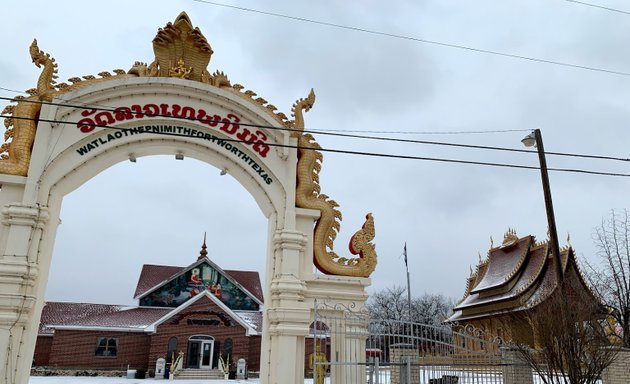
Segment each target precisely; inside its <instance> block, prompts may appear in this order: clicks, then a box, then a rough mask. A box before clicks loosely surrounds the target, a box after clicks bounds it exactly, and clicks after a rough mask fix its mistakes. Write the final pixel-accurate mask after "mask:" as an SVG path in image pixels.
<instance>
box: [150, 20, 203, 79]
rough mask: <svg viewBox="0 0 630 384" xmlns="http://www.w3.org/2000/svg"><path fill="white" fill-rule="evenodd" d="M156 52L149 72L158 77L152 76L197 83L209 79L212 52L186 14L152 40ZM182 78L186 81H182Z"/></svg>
mask: <svg viewBox="0 0 630 384" xmlns="http://www.w3.org/2000/svg"><path fill="white" fill-rule="evenodd" d="M153 52H154V53H155V61H154V62H153V63H152V64H151V65H150V66H149V72H156V73H155V74H151V75H152V76H156V75H157V76H163V77H181V78H183V79H190V80H195V81H202V78H209V77H210V74H209V73H208V70H207V67H208V63H210V58H211V57H212V53H213V52H212V48H210V44H208V40H206V38H205V37H204V35H203V34H202V33H201V31H200V30H199V28H194V27H193V26H192V23H191V22H190V18H189V17H188V15H187V14H186V12H182V13H180V14H179V16H177V18H176V19H175V22H173V23H168V24H166V26H165V27H164V28H160V29H159V30H158V33H157V35H156V36H155V38H154V39H153ZM173 64H175V65H173ZM171 73H175V75H173V74H171ZM183 74H185V76H186V77H182V76H181V75H183Z"/></svg>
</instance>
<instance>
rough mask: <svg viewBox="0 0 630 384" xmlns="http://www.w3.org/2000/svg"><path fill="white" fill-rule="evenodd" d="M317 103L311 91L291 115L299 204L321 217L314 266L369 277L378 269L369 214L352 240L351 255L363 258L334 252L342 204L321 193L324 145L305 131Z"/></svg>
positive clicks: (321, 269)
mask: <svg viewBox="0 0 630 384" xmlns="http://www.w3.org/2000/svg"><path fill="white" fill-rule="evenodd" d="M314 103H315V92H313V90H312V89H311V92H310V93H309V95H308V97H306V98H305V99H299V100H298V101H296V102H295V104H294V105H293V108H292V109H291V112H292V113H293V116H294V117H295V121H294V122H293V124H292V125H293V130H292V133H291V135H292V136H293V137H295V138H297V140H298V165H297V187H296V192H295V204H296V206H298V207H300V208H310V209H316V210H318V211H319V212H320V217H319V219H318V220H317V224H316V225H315V233H314V238H313V263H314V264H315V266H316V267H317V269H319V270H320V271H322V272H324V273H326V274H330V275H343V276H357V277H368V276H370V274H371V273H372V272H373V271H374V269H375V268H376V259H377V256H376V250H375V248H374V244H372V243H370V241H372V240H373V239H374V236H375V230H374V218H373V217H372V214H371V213H368V214H367V215H366V220H365V223H364V224H363V227H362V228H361V229H360V230H358V231H357V232H356V233H355V234H354V236H352V238H351V239H350V247H349V248H350V252H351V253H352V254H353V255H357V254H358V255H359V257H358V258H352V259H348V258H345V257H339V256H338V255H337V254H336V253H335V252H334V251H333V244H334V241H335V238H336V237H337V232H338V231H339V229H340V226H341V224H340V221H341V219H342V217H341V212H340V211H339V210H338V209H337V207H338V206H339V204H337V202H335V201H334V200H331V199H329V198H328V196H326V195H325V194H322V193H320V191H321V188H320V185H319V171H320V170H321V162H322V160H323V156H322V154H321V152H319V151H318V150H319V149H321V147H320V145H319V144H318V143H317V142H316V141H315V138H314V137H313V135H311V134H310V133H305V132H300V131H303V130H304V116H303V112H308V111H309V110H310V109H311V107H312V106H313V104H314Z"/></svg>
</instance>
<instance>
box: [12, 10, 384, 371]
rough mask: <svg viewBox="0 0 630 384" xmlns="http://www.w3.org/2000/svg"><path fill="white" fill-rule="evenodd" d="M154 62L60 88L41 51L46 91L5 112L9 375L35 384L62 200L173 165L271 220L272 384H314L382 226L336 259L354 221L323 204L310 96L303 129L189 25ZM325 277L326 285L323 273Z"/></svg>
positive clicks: (268, 353) (363, 279)
mask: <svg viewBox="0 0 630 384" xmlns="http://www.w3.org/2000/svg"><path fill="white" fill-rule="evenodd" d="M153 48H154V52H155V60H154V61H153V62H152V63H151V64H149V65H147V64H144V63H140V62H136V63H135V64H134V65H133V67H132V68H131V69H130V70H129V71H124V70H114V71H113V73H110V72H101V73H99V75H98V77H95V76H84V77H83V80H82V79H81V78H78V77H77V78H72V79H70V80H69V82H70V83H71V84H68V83H61V84H57V83H56V82H55V78H56V66H57V64H56V63H55V62H54V60H53V59H52V58H51V57H50V56H49V55H48V54H46V53H44V52H42V51H41V50H40V49H39V47H38V46H37V42H36V41H34V42H33V44H32V45H31V47H30V52H31V56H32V58H33V62H34V63H35V64H36V65H37V66H38V67H40V66H41V67H42V68H43V70H42V73H41V75H40V78H39V81H38V84H37V88H36V89H33V90H29V93H30V96H29V97H26V98H16V100H15V103H14V104H13V105H11V106H9V107H7V108H5V110H4V112H3V114H11V115H12V117H10V118H7V119H6V120H5V125H6V126H7V127H8V128H9V129H8V131H7V134H6V135H5V137H7V138H8V139H9V141H8V142H7V143H5V144H4V145H3V147H2V150H4V154H3V157H2V160H0V184H1V186H2V187H1V191H0V206H1V207H2V217H3V219H2V224H1V227H0V252H2V253H1V254H2V258H1V259H0V286H2V293H3V294H2V295H0V364H2V365H1V366H0V377H2V378H3V379H4V380H5V381H6V382H11V383H26V382H27V381H28V374H29V368H30V364H31V356H32V354H33V349H34V345H35V339H36V336H37V327H38V324H39V317H40V314H41V309H42V305H43V297H44V287H45V285H46V284H45V283H46V279H47V276H48V271H49V267H50V263H51V255H52V249H53V245H54V240H55V233H56V229H57V225H58V223H59V213H60V210H61V204H62V201H63V197H64V196H65V195H66V194H68V193H69V192H71V191H73V190H74V189H76V188H77V187H78V186H80V185H82V184H83V183H85V182H86V181H88V180H89V179H91V178H92V177H94V176H95V175H97V174H98V173H100V172H101V171H103V170H104V169H107V168H108V167H110V166H112V165H113V164H116V163H118V162H121V161H126V160H127V159H130V158H135V157H140V156H148V155H157V154H170V155H176V156H187V157H193V158H196V159H198V160H201V161H204V162H206V163H208V164H211V165H214V166H216V167H217V168H220V169H229V171H230V174H231V175H232V176H233V177H234V178H235V179H236V180H238V181H239V183H240V184H241V185H243V187H244V188H246V189H247V191H248V192H249V193H250V194H251V195H252V196H253V197H254V198H255V200H256V202H257V203H258V206H259V207H260V209H261V211H262V212H263V214H264V215H265V216H266V217H267V219H268V246H267V262H266V277H267V278H266V285H265V311H264V323H263V341H262V344H263V347H262V351H263V353H261V356H262V357H261V379H262V382H264V383H295V382H300V380H303V378H304V372H303V366H302V364H303V359H302V358H301V356H304V353H305V351H304V337H305V336H307V335H308V332H309V324H310V323H311V322H312V321H313V303H314V302H315V300H319V301H331V302H343V303H354V304H361V303H362V302H364V301H365V299H366V297H367V295H366V293H365V288H366V287H367V286H368V285H369V284H370V280H369V275H370V274H371V273H372V271H373V270H374V268H375V266H376V253H375V250H374V245H372V244H371V243H370V241H371V240H372V239H373V237H374V224H373V220H372V217H371V215H368V216H367V220H366V223H365V225H364V226H363V228H362V229H360V230H359V231H358V232H357V233H356V234H355V236H353V238H352V240H351V245H350V250H351V252H352V253H353V254H355V255H357V256H356V257H349V258H345V257H340V256H338V255H337V254H335V253H334V252H333V251H332V248H333V242H334V239H335V236H336V233H337V230H338V229H339V222H340V220H341V213H340V212H339V211H338V210H337V204H336V203H335V202H334V201H332V200H330V199H328V197H327V196H325V195H323V194H321V193H320V187H319V184H318V173H319V169H320V167H321V160H322V156H321V153H320V152H318V151H317V150H318V149H319V146H318V145H317V143H316V142H315V139H314V138H313V137H312V136H311V135H310V134H308V133H305V132H304V131H303V130H304V118H303V112H305V111H308V110H309V109H310V108H311V107H312V106H313V103H314V101H315V95H314V93H313V92H312V91H311V93H310V94H309V95H308V97H306V98H304V99H300V100H298V101H297V102H296V103H295V104H294V105H293V108H292V110H291V112H292V115H293V117H294V118H293V119H288V118H287V117H286V116H285V115H284V114H282V113H278V112H276V108H275V107H274V106H273V105H270V104H268V103H267V102H266V101H265V100H264V99H262V98H260V97H255V96H256V94H255V93H254V92H252V91H243V89H244V88H243V86H241V85H239V84H232V83H231V81H230V80H229V79H228V77H227V76H226V75H225V74H224V73H223V72H219V71H216V72H214V73H212V74H211V73H210V72H209V71H208V70H207V65H208V63H209V61H210V57H211V55H212V53H213V52H212V49H211V48H210V45H209V44H208V42H207V40H206V39H205V37H204V36H203V35H202V34H201V32H200V31H199V29H197V28H193V26H192V23H191V22H190V19H189V18H188V16H187V15H186V14H185V13H182V14H180V15H179V16H178V17H177V19H176V20H175V22H174V23H168V24H167V25H166V27H164V28H161V29H160V30H159V31H158V33H157V35H156V37H155V38H154V40H153ZM313 266H315V267H317V268H318V269H319V270H320V271H321V272H323V273H324V275H322V274H315V273H314V268H313Z"/></svg>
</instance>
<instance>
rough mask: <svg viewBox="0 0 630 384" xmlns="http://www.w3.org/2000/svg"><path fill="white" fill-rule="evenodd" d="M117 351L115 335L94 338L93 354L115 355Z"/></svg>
mask: <svg viewBox="0 0 630 384" xmlns="http://www.w3.org/2000/svg"><path fill="white" fill-rule="evenodd" d="M117 352H118V338H117V337H99V338H98V339H96V353H95V354H94V355H95V356H109V357H115V356H116V354H117Z"/></svg>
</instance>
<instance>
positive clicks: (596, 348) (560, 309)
mask: <svg viewBox="0 0 630 384" xmlns="http://www.w3.org/2000/svg"><path fill="white" fill-rule="evenodd" d="M577 284H578V283H572V282H571V280H565V281H564V283H563V284H561V285H560V287H559V288H557V289H556V291H555V292H554V293H553V294H552V295H551V297H549V298H548V299H547V300H545V301H544V302H542V303H540V304H538V305H537V306H536V307H534V308H532V309H530V310H528V311H527V312H526V313H525V319H526V320H527V321H528V322H529V324H530V326H531V327H532V329H533V331H534V334H535V335H536V339H537V345H536V346H535V348H532V346H530V345H525V344H515V345H514V346H515V348H516V350H517V351H518V352H519V353H520V354H521V355H522V357H523V358H524V360H525V361H526V362H527V363H528V364H529V365H530V366H531V367H532V369H533V370H534V371H535V372H536V373H537V374H538V376H539V377H540V379H541V380H542V382H543V383H545V384H595V383H597V382H598V380H599V378H600V376H601V374H602V372H603V370H604V369H606V367H608V366H609V365H610V364H611V363H612V361H613V359H614V358H615V355H616V353H617V351H618V349H617V348H613V347H611V346H610V343H609V339H608V332H607V331H608V326H607V324H606V322H605V321H604V320H603V318H604V317H605V311H603V308H602V306H601V304H599V303H598V302H597V301H596V300H593V298H592V297H591V296H590V295H589V294H588V293H585V292H584V291H583V290H581V289H579V287H577Z"/></svg>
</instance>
